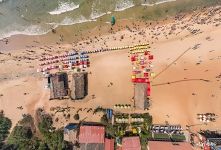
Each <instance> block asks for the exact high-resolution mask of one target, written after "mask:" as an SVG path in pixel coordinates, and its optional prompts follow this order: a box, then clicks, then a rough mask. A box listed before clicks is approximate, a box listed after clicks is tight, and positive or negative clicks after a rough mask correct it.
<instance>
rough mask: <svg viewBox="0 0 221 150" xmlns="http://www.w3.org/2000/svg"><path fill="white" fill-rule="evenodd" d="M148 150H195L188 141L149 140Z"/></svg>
mask: <svg viewBox="0 0 221 150" xmlns="http://www.w3.org/2000/svg"><path fill="white" fill-rule="evenodd" d="M147 149H148V150H193V148H192V146H191V145H190V143H187V142H163V141H148V148H147Z"/></svg>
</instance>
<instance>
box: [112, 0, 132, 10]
mask: <svg viewBox="0 0 221 150" xmlns="http://www.w3.org/2000/svg"><path fill="white" fill-rule="evenodd" d="M133 6H134V3H133V1H132V0H119V1H117V4H116V6H115V11H123V10H126V9H128V8H131V7H133Z"/></svg>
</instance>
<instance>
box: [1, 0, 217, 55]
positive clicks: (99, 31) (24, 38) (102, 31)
mask: <svg viewBox="0 0 221 150" xmlns="http://www.w3.org/2000/svg"><path fill="white" fill-rule="evenodd" d="M217 3H219V2H216V1H215V0H212V1H207V0H206V1H204V2H202V0H195V1H194V2H192V1H191V0H178V1H171V2H166V3H162V4H157V5H153V6H142V5H136V6H134V7H132V8H129V9H126V10H124V11H120V12H117V11H116V12H112V13H111V14H106V15H104V16H102V17H99V18H97V19H96V21H92V20H91V21H90V22H83V23H77V24H73V25H61V26H58V27H56V29H55V30H56V33H55V34H54V33H52V32H51V31H49V32H47V33H46V34H43V35H21V34H17V35H12V36H10V37H8V38H4V39H1V40H0V47H1V49H0V51H14V50H21V49H25V48H27V47H36V46H44V45H50V46H52V45H56V44H72V45H73V44H76V43H78V42H79V41H84V40H88V39H89V38H92V37H95V36H96V37H99V36H101V35H107V34H110V32H113V33H116V32H118V31H123V30H127V28H126V26H129V27H130V28H134V25H133V24H135V25H138V27H139V26H141V27H144V26H146V24H149V23H150V24H151V25H154V24H156V22H157V23H159V22H161V23H162V22H163V23H167V22H171V21H173V17H174V16H178V15H179V14H183V13H185V14H188V13H191V12H192V11H199V10H200V9H201V8H203V7H209V6H213V5H216V4H217ZM134 12H136V13H134ZM128 14H131V15H128ZM111 16H115V17H116V18H117V23H116V25H115V26H114V27H113V30H110V29H111V25H110V23H108V22H109V21H110V18H111ZM135 28H136V26H135ZM61 36H62V37H63V41H60V39H61ZM6 42H7V44H6Z"/></svg>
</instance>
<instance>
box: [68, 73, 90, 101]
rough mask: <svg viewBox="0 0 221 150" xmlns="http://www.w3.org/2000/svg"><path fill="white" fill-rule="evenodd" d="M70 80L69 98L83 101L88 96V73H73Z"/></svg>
mask: <svg viewBox="0 0 221 150" xmlns="http://www.w3.org/2000/svg"><path fill="white" fill-rule="evenodd" d="M72 78H73V80H72V87H71V98H72V99H73V100H78V99H83V98H84V97H85V96H87V94H88V73H87V72H79V73H74V74H73V76H72Z"/></svg>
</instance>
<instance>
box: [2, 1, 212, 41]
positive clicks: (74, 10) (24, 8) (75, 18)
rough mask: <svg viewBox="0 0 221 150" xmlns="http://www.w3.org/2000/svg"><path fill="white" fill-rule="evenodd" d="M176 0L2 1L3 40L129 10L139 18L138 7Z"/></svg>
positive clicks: (130, 14) (128, 15)
mask: <svg viewBox="0 0 221 150" xmlns="http://www.w3.org/2000/svg"><path fill="white" fill-rule="evenodd" d="M173 1H176V0H0V39H2V38H4V37H9V36H12V35H16V34H25V35H41V34H45V33H47V32H49V31H50V30H51V28H56V27H58V26H61V25H73V24H78V23H83V22H91V21H96V20H97V19H98V18H100V17H102V16H105V15H108V16H111V15H115V16H118V13H122V12H124V11H127V10H128V9H131V11H129V13H128V14H126V15H123V16H122V15H119V16H118V17H119V18H125V17H127V18H128V17H135V16H136V15H135V14H136V12H139V11H138V10H137V9H136V7H137V6H139V7H140V6H141V7H142V6H143V8H145V7H147V6H148V7H151V6H155V5H156V4H162V3H165V2H168V3H169V2H173ZM177 1H180V0H177ZM198 1H199V0H198ZM211 1H215V0H211ZM133 9H134V10H135V11H133ZM140 9H142V8H140ZM145 9H146V8H145ZM104 21H108V20H104Z"/></svg>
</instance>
